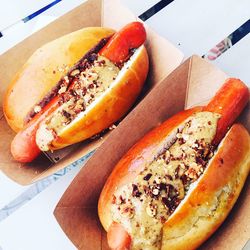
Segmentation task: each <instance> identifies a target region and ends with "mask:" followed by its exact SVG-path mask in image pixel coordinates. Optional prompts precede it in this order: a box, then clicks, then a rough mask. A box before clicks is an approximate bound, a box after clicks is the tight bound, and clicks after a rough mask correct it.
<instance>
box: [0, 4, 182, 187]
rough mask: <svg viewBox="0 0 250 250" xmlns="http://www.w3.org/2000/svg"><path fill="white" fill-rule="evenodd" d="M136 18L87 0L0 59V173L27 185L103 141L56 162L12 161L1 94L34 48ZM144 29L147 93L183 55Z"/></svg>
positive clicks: (92, 142)
mask: <svg viewBox="0 0 250 250" xmlns="http://www.w3.org/2000/svg"><path fill="white" fill-rule="evenodd" d="M114 10H115V11H114ZM136 19H137V18H136V17H135V16H134V15H133V14H132V13H131V12H130V11H129V10H128V9H126V8H125V7H124V6H123V5H122V4H121V3H120V2H119V1H118V0H103V1H102V0H89V1H87V2H85V3H83V4H82V5H80V6H79V7H77V8H75V9H74V10H72V11H71V12H69V13H67V14H66V15H64V16H62V17H61V18H59V19H58V20H56V21H54V22H53V23H51V24H49V25H48V26H46V27H45V28H43V29H42V30H40V31H38V32H36V33H35V34H33V35H31V36H30V37H28V38H27V39H25V40H24V41H23V42H21V43H19V44H18V45H16V46H15V47H14V48H12V49H10V50H9V51H7V52H6V53H4V54H3V55H1V56H0V170H1V171H3V173H4V174H6V175H7V176H8V177H9V178H11V179H12V180H14V181H16V182H18V183H19V184H23V185H27V184H30V183H32V182H35V181H38V180H40V179H42V178H44V177H46V176H49V175H51V174H53V173H55V172H57V171H58V170H60V169H63V168H64V167H66V166H68V165H69V164H71V163H73V162H74V161H76V160H78V159H79V158H81V157H82V156H84V155H86V154H87V153H88V152H90V151H92V150H94V149H95V148H97V147H98V146H100V145H101V144H102V142H103V141H104V139H103V140H100V139H98V140H88V141H85V142H82V143H79V144H76V145H74V146H72V147H68V148H66V149H63V150H61V151H60V150H59V151H56V153H55V154H52V155H51V154H50V156H51V157H52V158H53V157H54V158H56V157H59V158H62V157H61V156H65V154H66V155H67V157H64V158H62V160H60V161H59V162H57V163H53V162H51V161H50V160H49V159H48V158H47V157H45V155H41V156H40V157H39V158H38V159H37V160H35V161H34V162H32V163H30V164H20V163H18V162H16V161H14V159H13V157H12V156H11V153H10V143H11V141H12V139H13V137H14V132H13V131H12V130H11V129H10V127H9V126H8V125H7V122H6V120H5V118H4V116H3V111H2V103H3V96H4V92H5V90H6V88H7V86H8V84H9V83H10V81H11V79H12V78H13V76H14V75H15V74H16V72H17V71H18V70H19V68H20V67H21V66H22V65H23V64H24V63H25V61H26V60H27V59H28V58H29V57H30V56H31V55H32V53H33V52H34V51H35V50H36V49H37V48H39V47H40V46H42V45H43V44H45V43H47V42H49V41H51V40H53V39H55V38H58V37H60V36H62V35H65V34H68V33H70V32H73V31H76V30H78V29H81V28H84V27H90V26H106V27H110V28H114V29H119V28H121V27H122V26H124V25H125V24H127V23H129V22H131V21H134V20H136ZM146 29H147V42H146V47H147V50H148V53H149V57H150V72H149V75H148V78H147V82H146V85H147V87H148V90H151V89H152V88H153V87H154V86H155V85H157V84H158V83H159V82H160V80H162V79H164V78H165V77H166V76H167V75H168V74H169V73H170V72H172V71H173V70H174V69H175V68H176V67H177V66H178V65H180V63H181V61H182V60H183V54H182V53H181V52H180V51H179V50H178V49H177V48H175V47H174V46H173V45H172V44H171V43H169V42H168V41H167V40H165V39H164V38H162V37H160V36H159V35H157V34H156V33H155V32H154V31H153V30H151V29H149V28H148V27H146ZM28 96H29V89H28V83H27V97H28Z"/></svg>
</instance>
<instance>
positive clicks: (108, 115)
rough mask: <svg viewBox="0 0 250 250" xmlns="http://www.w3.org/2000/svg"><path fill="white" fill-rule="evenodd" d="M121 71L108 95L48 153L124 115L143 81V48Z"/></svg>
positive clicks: (66, 130) (145, 60) (65, 131)
mask: <svg viewBox="0 0 250 250" xmlns="http://www.w3.org/2000/svg"><path fill="white" fill-rule="evenodd" d="M124 67H125V68H124V69H122V70H121V71H120V73H119V75H118V77H117V80H116V84H115V85H113V87H112V86H111V87H110V90H108V91H109V92H108V93H107V94H105V96H104V97H102V98H101V99H97V102H96V103H95V105H94V106H93V108H91V109H89V110H86V111H85V114H84V116H82V118H81V119H79V120H77V121H76V122H75V121H73V122H72V123H70V124H69V125H67V126H66V127H65V128H64V129H63V131H62V132H60V133H59V134H58V137H57V138H56V139H55V140H53V142H52V144H51V146H50V149H51V150H55V149H59V148H63V147H65V146H68V145H71V144H73V143H76V142H80V141H83V140H85V139H87V138H90V137H91V136H93V135H95V134H97V133H99V132H101V131H102V130H104V129H105V128H108V127H109V126H110V125H112V124H113V123H114V122H115V121H117V120H118V119H120V118H121V117H122V116H123V115H125V114H126V112H127V111H128V110H129V108H130V107H131V106H132V105H133V103H134V102H135V100H136V98H137V96H138V95H139V93H140V92H141V90H142V87H143V84H144V82H145V80H146V77H147V73H148V68H149V62H148V54H147V51H146V49H145V47H144V46H141V47H140V48H138V52H137V54H136V55H135V57H134V58H133V60H131V65H130V66H129V67H127V66H124Z"/></svg>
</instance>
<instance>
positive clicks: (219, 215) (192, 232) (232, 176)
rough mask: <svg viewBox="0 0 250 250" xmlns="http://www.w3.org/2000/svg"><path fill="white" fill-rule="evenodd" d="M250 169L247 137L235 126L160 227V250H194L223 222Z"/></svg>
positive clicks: (237, 125) (242, 130)
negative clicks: (161, 236)
mask: <svg viewBox="0 0 250 250" xmlns="http://www.w3.org/2000/svg"><path fill="white" fill-rule="evenodd" d="M249 168H250V136H249V134H248V132H247V130H246V129H245V128H244V127H243V126H242V125H240V124H235V125H233V127H232V128H231V129H230V131H229V132H228V134H227V135H226V137H225V138H224V140H223V141H222V142H221V144H220V146H219V148H218V152H217V153H216V154H215V155H214V157H213V158H212V159H211V160H210V162H209V164H208V166H207V169H206V171H205V172H204V174H203V175H202V177H201V178H200V180H199V181H198V183H197V185H195V187H194V188H193V190H192V191H191V192H190V194H189V195H188V196H187V197H186V199H185V200H184V201H183V203H181V204H180V207H178V208H177V210H176V211H175V212H174V213H173V215H172V216H171V217H170V218H169V219H168V220H167V222H166V223H165V224H164V227H163V238H162V249H163V250H167V249H173V250H179V249H187V250H189V249H196V248H197V247H198V246H200V245H201V244H202V243H203V242H204V241H205V240H207V239H208V238H209V237H210V236H211V235H212V234H213V233H214V232H215V230H216V229H217V228H218V227H219V226H220V225H221V223H222V222H223V221H224V220H225V218H226V217H227V215H228V213H229V212H230V210H231V209H232V207H233V205H234V204H235V202H236V200H237V198H238V196H239V194H240V191H241V189H242V187H243V185H244V182H245V180H246V178H247V176H248V174H249Z"/></svg>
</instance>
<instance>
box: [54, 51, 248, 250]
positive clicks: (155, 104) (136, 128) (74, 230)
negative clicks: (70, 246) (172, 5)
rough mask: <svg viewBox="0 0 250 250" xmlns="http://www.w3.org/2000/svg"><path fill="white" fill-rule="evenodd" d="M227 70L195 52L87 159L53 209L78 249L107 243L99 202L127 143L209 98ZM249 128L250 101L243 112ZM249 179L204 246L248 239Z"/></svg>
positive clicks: (235, 245)
mask: <svg viewBox="0 0 250 250" xmlns="http://www.w3.org/2000/svg"><path fill="white" fill-rule="evenodd" d="M227 77H228V76H227V75H226V74H225V73H224V72H222V71H221V70H220V69H218V68H216V67H214V66H212V65H211V64H209V63H208V62H207V61H205V60H203V59H201V58H199V57H198V56H192V57H191V58H189V59H187V60H186V61H185V62H184V63H183V64H182V65H181V66H179V67H178V68H177V69H176V70H174V72H172V73H171V74H170V75H169V76H167V77H166V78H164V79H163V80H162V81H161V82H160V83H159V84H158V85H157V86H156V87H155V88H154V89H153V90H152V91H151V92H150V93H149V94H148V95H147V96H146V97H145V98H144V100H143V101H142V102H141V103H140V104H139V105H138V106H137V107H136V108H135V109H134V110H133V111H132V112H131V113H130V114H129V115H128V116H127V117H126V119H124V120H123V121H122V122H121V123H120V125H119V127H118V128H117V129H116V130H115V131H113V133H112V134H111V135H110V136H109V137H108V138H107V139H106V141H105V142H104V143H103V144H102V146H101V147H99V148H98V149H97V151H96V152H95V154H94V155H93V156H92V158H90V159H89V160H88V162H87V163H86V164H85V166H84V167H83V168H82V169H81V171H80V172H79V174H78V175H77V176H76V177H75V179H74V180H73V182H72V183H71V185H70V186H69V187H68V189H67V190H66V192H65V193H64V195H63V197H62V198H61V200H60V201H59V203H58V204H57V206H56V208H55V211H54V214H55V217H56V219H57V221H58V222H59V224H60V226H61V227H62V229H63V230H64V232H65V233H66V234H67V236H68V237H69V239H70V240H71V241H72V242H73V243H74V244H75V246H76V247H77V249H88V250H92V249H93V250H98V249H102V250H103V249H108V247H107V241H106V233H105V232H104V230H103V228H102V226H101V224H100V222H99V219H98V215H97V202H98V198H99V195H100V192H101V190H102V187H103V185H104V183H105V181H106V179H107V177H108V176H109V174H110V173H111V171H112V169H113V168H114V166H115V165H116V163H117V162H118V161H119V159H120V158H121V157H122V156H123V155H124V153H125V152H127V151H128V149H129V148H130V147H131V146H132V145H134V144H135V143H136V142H137V141H138V140H139V139H140V138H141V137H143V136H144V135H145V134H146V133H147V132H148V131H150V130H151V129H152V128H154V127H156V126H157V125H158V124H160V123H162V122H163V121H164V120H166V119H167V118H169V117H170V116H172V115H173V114H175V113H177V112H178V111H181V110H183V109H185V108H188V107H191V106H195V105H197V104H199V105H200V104H204V103H206V102H207V101H208V100H209V99H210V98H211V97H212V96H213V95H214V93H215V92H216V91H217V90H218V89H219V87H220V86H221V85H222V84H223V82H224V80H225V79H226V78H227ZM239 121H240V122H242V123H243V124H244V125H245V126H246V127H247V128H248V131H250V107H249V105H248V107H247V108H246V109H245V110H244V112H243V114H242V115H241V117H240V119H239ZM249 197H250V187H249V181H247V182H246V185H245V187H244V189H243V191H242V193H241V195H240V198H239V200H238V201H237V204H236V205H235V207H234V209H233V211H232V212H231V213H230V215H229V217H228V218H227V220H226V221H225V222H224V224H223V225H222V226H221V227H220V228H219V230H218V231H217V232H216V233H215V234H214V235H213V236H212V237H211V238H210V239H209V240H208V241H207V242H206V243H205V244H204V245H203V246H202V247H201V249H204V250H205V249H213V250H215V249H216V250H217V249H220V250H224V249H230V250H240V249H242V248H243V246H244V245H245V244H246V242H247V240H248V239H249V232H250V226H249V218H250V199H249Z"/></svg>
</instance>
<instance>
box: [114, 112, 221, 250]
mask: <svg viewBox="0 0 250 250" xmlns="http://www.w3.org/2000/svg"><path fill="white" fill-rule="evenodd" d="M219 117H220V115H218V114H215V113H211V112H199V113H196V114H194V115H193V116H191V117H190V118H189V119H188V120H186V122H185V124H184V127H183V126H182V128H183V129H182V131H179V129H178V130H177V131H176V137H175V141H174V142H173V144H172V145H171V146H170V147H169V148H168V149H164V150H163V152H161V153H159V155H158V156H156V157H155V159H154V160H153V161H152V162H151V163H150V164H149V165H148V166H146V167H145V169H144V170H143V171H142V172H141V173H140V174H139V175H138V176H137V177H136V178H135V179H134V180H133V181H131V182H130V183H129V184H126V185H124V186H122V187H119V188H118V189H117V190H116V192H115V193H114V195H113V204H112V206H111V213H112V218H113V221H116V222H118V223H121V224H122V225H123V226H124V228H125V229H126V230H127V232H128V233H129V234H130V235H131V238H132V246H131V249H134V250H139V249H143V250H155V249H160V248H161V231H162V225H163V224H164V223H165V222H166V220H167V219H168V217H169V216H170V215H171V214H172V213H173V212H174V211H175V209H176V208H177V206H178V205H179V204H180V202H181V201H182V200H183V199H184V197H185V195H186V193H187V191H188V189H189V187H190V185H191V184H192V183H193V182H195V181H196V180H197V179H198V178H199V176H201V175H202V173H203V172H204V170H205V167H206V164H207V162H208V160H209V159H210V158H211V157H212V155H213V151H214V148H213V147H212V145H211V143H212V140H213V138H214V136H215V134H216V128H217V121H218V119H219Z"/></svg>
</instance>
